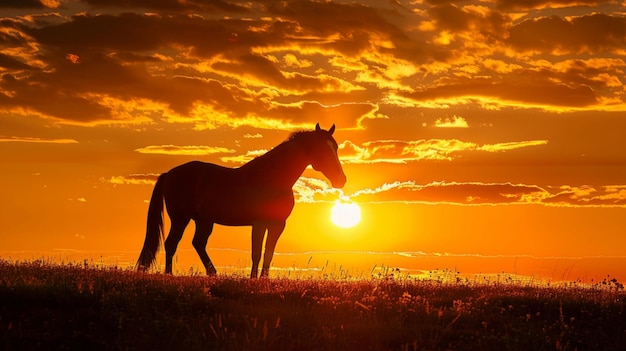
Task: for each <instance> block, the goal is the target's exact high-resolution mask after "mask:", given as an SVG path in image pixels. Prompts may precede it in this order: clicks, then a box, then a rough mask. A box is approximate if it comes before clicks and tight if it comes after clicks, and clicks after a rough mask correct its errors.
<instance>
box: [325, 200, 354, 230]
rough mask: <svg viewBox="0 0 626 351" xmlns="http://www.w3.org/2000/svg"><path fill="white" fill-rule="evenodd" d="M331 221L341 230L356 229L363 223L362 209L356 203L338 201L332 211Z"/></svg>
mask: <svg viewBox="0 0 626 351" xmlns="http://www.w3.org/2000/svg"><path fill="white" fill-rule="evenodd" d="M330 220H331V221H332V222H333V224H335V225H336V226H338V227H341V228H351V227H354V226H355V225H357V224H359V222H360V221H361V208H360V207H359V205H357V204H355V203H354V202H345V201H340V200H337V201H336V202H335V205H334V206H333V208H332V209H331V211H330Z"/></svg>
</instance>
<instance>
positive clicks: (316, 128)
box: [315, 122, 322, 132]
mask: <svg viewBox="0 0 626 351" xmlns="http://www.w3.org/2000/svg"><path fill="white" fill-rule="evenodd" d="M320 130H322V128H320V124H319V122H318V123H317V124H316V125H315V131H316V132H319V131H320Z"/></svg>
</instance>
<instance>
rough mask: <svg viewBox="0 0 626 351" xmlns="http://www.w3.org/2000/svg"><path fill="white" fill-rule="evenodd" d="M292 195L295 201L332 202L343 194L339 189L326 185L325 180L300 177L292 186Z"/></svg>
mask: <svg viewBox="0 0 626 351" xmlns="http://www.w3.org/2000/svg"><path fill="white" fill-rule="evenodd" d="M293 190H294V197H295V199H296V201H297V202H301V203H302V202H304V203H313V202H332V201H335V200H337V198H338V197H339V196H341V195H343V192H342V191H341V190H340V189H335V188H333V187H331V186H330V185H328V183H327V182H326V181H323V180H320V179H317V178H309V177H300V178H299V179H298V181H296V184H294V186H293Z"/></svg>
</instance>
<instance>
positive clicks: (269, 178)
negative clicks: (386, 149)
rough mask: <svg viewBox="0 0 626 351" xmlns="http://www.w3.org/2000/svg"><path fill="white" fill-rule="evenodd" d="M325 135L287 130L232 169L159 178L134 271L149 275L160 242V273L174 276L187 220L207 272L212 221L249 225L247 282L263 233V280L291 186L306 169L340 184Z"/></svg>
mask: <svg viewBox="0 0 626 351" xmlns="http://www.w3.org/2000/svg"><path fill="white" fill-rule="evenodd" d="M334 131H335V125H334V124H333V125H332V127H330V129H329V130H323V129H321V128H320V125H319V123H318V124H316V125H315V130H313V131H299V132H295V133H292V134H291V135H290V136H289V137H288V138H287V139H286V140H285V141H283V142H282V143H281V144H279V145H277V146H275V147H274V148H272V149H271V150H270V151H268V152H266V153H265V154H263V155H261V156H258V157H256V158H254V159H252V160H251V161H249V162H248V163H245V164H244V165H242V166H241V167H238V168H228V167H223V166H220V165H217V164H212V163H205V162H200V161H191V162H188V163H185V164H182V165H179V166H177V167H174V168H172V169H171V170H169V171H168V172H166V173H163V174H161V175H160V176H159V177H158V179H157V181H156V184H155V185H154V189H153V191H152V197H151V199H150V205H149V207H148V218H147V224H146V238H145V241H144V245H143V248H142V250H141V253H140V255H139V259H138V260H137V265H136V267H137V269H138V270H141V271H146V270H148V269H149V268H150V267H151V266H152V265H153V264H154V263H155V262H156V254H157V252H158V250H159V248H160V246H161V243H163V242H164V245H163V246H165V273H167V274H172V258H173V257H174V253H175V252H176V248H177V247H178V243H179V242H180V240H181V238H182V236H183V232H184V231H185V228H186V227H187V224H189V222H190V221H191V220H193V221H194V222H195V225H196V231H195V234H194V237H193V240H192V244H193V247H194V249H195V250H196V252H197V253H198V256H199V257H200V260H201V261H202V264H203V265H204V268H205V269H206V274H207V275H216V274H217V270H216V269H215V266H214V265H213V262H212V261H211V259H210V258H209V255H208V254H207V252H206V246H207V241H208V239H209V236H210V235H211V232H212V231H213V225H214V224H216V223H217V224H220V225H226V226H252V254H251V256H252V269H251V272H250V277H251V278H256V277H257V276H258V269H259V262H260V259H261V247H262V245H263V240H264V239H265V236H266V235H265V234H266V233H267V239H266V240H265V253H264V256H263V268H262V270H261V277H267V276H268V275H269V269H270V263H271V261H272V257H273V256H274V249H275V248H276V242H277V241H278V238H279V237H280V235H281V234H282V233H283V230H284V229H285V222H286V220H287V217H289V215H290V214H291V211H292V209H293V207H294V204H295V200H294V195H293V189H292V188H293V185H294V184H295V182H296V181H297V180H298V178H300V176H301V175H302V173H303V172H304V170H305V169H306V168H307V167H308V166H309V165H310V166H312V167H313V169H314V170H316V171H319V172H321V173H322V174H324V176H325V177H326V178H327V179H328V180H329V181H330V182H331V185H332V186H333V187H334V188H342V187H343V186H344V185H345V183H346V175H345V174H344V172H343V168H342V167H341V163H340V161H339V156H338V154H337V149H338V145H337V142H336V141H335V139H334V138H333V136H332V135H333V133H334ZM163 202H165V207H166V209H167V213H168V215H169V217H170V222H171V226H170V231H169V234H168V235H167V239H165V237H164V231H163Z"/></svg>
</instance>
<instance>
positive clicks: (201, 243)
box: [191, 220, 217, 275]
mask: <svg viewBox="0 0 626 351" xmlns="http://www.w3.org/2000/svg"><path fill="white" fill-rule="evenodd" d="M212 231H213V223H211V222H202V221H198V220H196V234H194V236H193V240H192V242H191V243H192V244H193V247H194V248H195V249H196V252H197V253H198V256H200V260H201V261H202V264H203V265H204V269H206V274H207V275H216V274H217V270H216V269H215V266H213V262H211V259H210V258H209V255H208V254H207V252H206V244H207V241H208V240H209V236H210V235H211V232H212Z"/></svg>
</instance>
